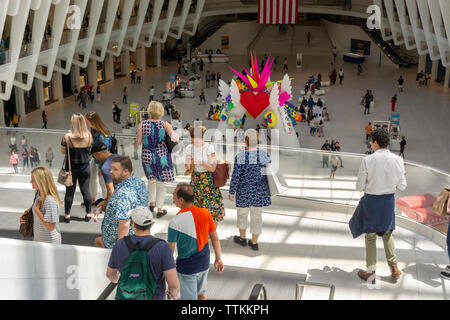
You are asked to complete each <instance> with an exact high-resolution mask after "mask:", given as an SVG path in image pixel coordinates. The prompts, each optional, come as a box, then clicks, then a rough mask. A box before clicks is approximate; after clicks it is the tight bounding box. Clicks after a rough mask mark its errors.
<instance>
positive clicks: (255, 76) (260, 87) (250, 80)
mask: <svg viewBox="0 0 450 320" xmlns="http://www.w3.org/2000/svg"><path fill="white" fill-rule="evenodd" d="M250 59H251V65H252V73H251V75H250V73H249V72H248V71H247V69H245V68H244V70H245V72H246V73H247V76H244V75H243V74H241V73H240V72H237V71H236V70H234V69H233V68H231V67H230V69H231V70H232V71H233V72H234V73H235V74H236V75H237V76H238V77H239V78H240V79H241V80H242V81H243V82H244V83H245V84H246V85H247V87H248V88H249V89H250V90H251V91H254V92H264V91H265V89H266V83H267V81H268V80H269V78H270V75H271V73H272V70H271V68H272V64H273V61H274V60H275V59H274V58H272V60H271V59H270V56H269V58H268V59H267V61H266V64H265V66H264V68H263V70H262V72H261V75H260V74H259V72H258V67H257V66H258V58H257V57H256V53H255V56H254V57H253V53H252V52H250ZM255 84H256V87H255Z"/></svg>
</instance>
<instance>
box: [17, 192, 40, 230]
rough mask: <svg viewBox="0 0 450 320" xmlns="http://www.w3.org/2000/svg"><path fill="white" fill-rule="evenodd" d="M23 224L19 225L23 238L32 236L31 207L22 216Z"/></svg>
mask: <svg viewBox="0 0 450 320" xmlns="http://www.w3.org/2000/svg"><path fill="white" fill-rule="evenodd" d="M36 197H37V193H36V194H35V195H34V200H33V203H34V202H35V201H36ZM22 218H23V220H25V223H24V224H21V225H20V228H19V232H20V233H21V234H22V236H23V237H24V238H32V237H33V236H34V234H33V209H30V210H28V211H27V212H26V213H25V214H24V216H23V217H22Z"/></svg>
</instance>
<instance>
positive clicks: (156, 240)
mask: <svg viewBox="0 0 450 320" xmlns="http://www.w3.org/2000/svg"><path fill="white" fill-rule="evenodd" d="M160 241H163V240H162V239H159V238H155V237H153V239H151V240H150V241H149V242H148V243H147V245H146V246H145V247H144V248H142V250H144V251H145V252H149V251H150V249H151V248H153V246H154V245H155V244H157V243H158V242H160Z"/></svg>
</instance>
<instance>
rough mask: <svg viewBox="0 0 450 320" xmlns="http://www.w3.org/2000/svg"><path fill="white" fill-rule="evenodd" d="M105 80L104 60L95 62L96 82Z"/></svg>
mask: <svg viewBox="0 0 450 320" xmlns="http://www.w3.org/2000/svg"><path fill="white" fill-rule="evenodd" d="M103 82H106V71H105V62H97V83H103Z"/></svg>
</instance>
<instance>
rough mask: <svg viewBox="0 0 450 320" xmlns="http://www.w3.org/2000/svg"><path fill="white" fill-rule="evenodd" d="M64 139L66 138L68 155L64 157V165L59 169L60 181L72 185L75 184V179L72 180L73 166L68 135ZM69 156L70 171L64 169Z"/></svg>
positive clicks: (67, 185)
mask: <svg viewBox="0 0 450 320" xmlns="http://www.w3.org/2000/svg"><path fill="white" fill-rule="evenodd" d="M64 139H65V140H66V146H67V155H66V157H65V158H64V162H63V166H62V168H61V170H60V171H59V174H58V182H59V183H60V184H62V185H64V186H66V187H71V186H73V181H72V167H71V165H70V147H69V142H68V141H67V139H66V137H64ZM67 157H68V158H69V171H66V170H65V169H64V168H65V166H66V161H67Z"/></svg>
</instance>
